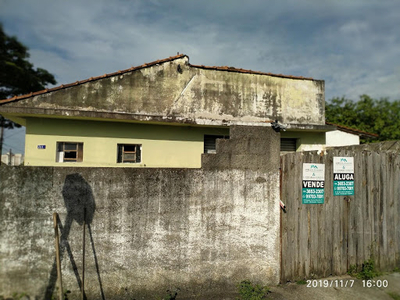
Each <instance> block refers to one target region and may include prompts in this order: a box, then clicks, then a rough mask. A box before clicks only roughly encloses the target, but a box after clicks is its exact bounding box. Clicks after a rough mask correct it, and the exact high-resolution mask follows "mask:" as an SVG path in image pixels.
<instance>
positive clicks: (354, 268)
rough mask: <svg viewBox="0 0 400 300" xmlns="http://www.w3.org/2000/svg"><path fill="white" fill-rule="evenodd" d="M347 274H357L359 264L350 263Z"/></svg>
mask: <svg viewBox="0 0 400 300" xmlns="http://www.w3.org/2000/svg"><path fill="white" fill-rule="evenodd" d="M347 274H349V275H350V276H356V274H357V265H350V267H349V270H348V271H347Z"/></svg>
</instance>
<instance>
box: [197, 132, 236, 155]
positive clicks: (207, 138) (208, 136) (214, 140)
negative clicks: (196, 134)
mask: <svg viewBox="0 0 400 300" xmlns="http://www.w3.org/2000/svg"><path fill="white" fill-rule="evenodd" d="M229 138H230V137H229V135H221V134H205V135H204V137H203V153H204V154H216V153H217V139H227V140H228V139H229ZM210 141H212V143H210ZM210 144H212V145H213V149H211V148H209V147H208V146H210Z"/></svg>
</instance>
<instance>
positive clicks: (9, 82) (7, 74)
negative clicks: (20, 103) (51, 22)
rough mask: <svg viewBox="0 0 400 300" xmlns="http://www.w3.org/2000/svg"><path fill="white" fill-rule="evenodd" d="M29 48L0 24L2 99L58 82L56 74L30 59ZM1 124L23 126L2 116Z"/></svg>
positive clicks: (0, 97) (0, 82)
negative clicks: (34, 64)
mask: <svg viewBox="0 0 400 300" xmlns="http://www.w3.org/2000/svg"><path fill="white" fill-rule="evenodd" d="M28 58H29V53H28V48H27V47H26V46H24V45H23V44H21V43H20V42H19V41H18V39H17V38H16V37H10V36H8V35H6V34H5V32H4V30H3V26H2V25H1V24H0V100H2V99H6V98H8V97H12V96H18V95H22V94H28V93H30V92H36V91H40V90H43V89H45V86H46V85H47V84H49V83H51V84H56V80H55V79H54V76H53V75H52V74H50V73H49V72H48V71H46V70H44V69H41V68H37V69H34V67H33V64H32V63H30V62H29V61H28ZM0 126H2V127H4V128H10V129H12V128H14V127H21V126H20V125H18V124H16V123H13V122H12V121H10V120H7V119H4V118H3V117H2V116H0Z"/></svg>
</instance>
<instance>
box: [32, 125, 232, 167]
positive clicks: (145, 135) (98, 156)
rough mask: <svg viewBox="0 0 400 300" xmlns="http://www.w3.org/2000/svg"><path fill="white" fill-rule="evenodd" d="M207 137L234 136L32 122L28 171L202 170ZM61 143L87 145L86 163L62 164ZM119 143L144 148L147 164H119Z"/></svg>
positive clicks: (201, 130) (207, 130)
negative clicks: (66, 168)
mask: <svg viewBox="0 0 400 300" xmlns="http://www.w3.org/2000/svg"><path fill="white" fill-rule="evenodd" d="M204 134H216V135H228V134H229V129H228V128H211V127H192V126H165V125H150V124H137V123H122V122H101V121H85V120H66V119H39V118H29V119H28V120H27V129H26V143H25V154H26V157H25V165H27V166H82V167H179V168H182V167H184V168H200V167H201V154H202V153H203V147H204ZM57 142H81V143H83V144H84V146H83V148H84V149H83V162H79V163H76V162H64V163H58V162H56V144H57ZM119 143H126V144H141V145H142V162H141V163H138V164H126V163H125V164H121V163H117V144H119ZM38 145H45V146H46V149H38Z"/></svg>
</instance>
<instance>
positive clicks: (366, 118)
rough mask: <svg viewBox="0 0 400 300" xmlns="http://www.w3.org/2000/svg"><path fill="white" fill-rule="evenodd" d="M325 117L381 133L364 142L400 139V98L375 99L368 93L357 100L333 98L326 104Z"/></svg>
mask: <svg viewBox="0 0 400 300" xmlns="http://www.w3.org/2000/svg"><path fill="white" fill-rule="evenodd" d="M325 118H326V121H327V122H331V123H334V124H338V125H343V126H348V127H351V128H355V129H359V130H362V131H365V132H369V133H376V134H378V135H379V137H378V138H377V139H375V140H362V142H374V141H386V140H399V139H400V100H396V101H389V100H388V99H387V98H381V99H373V98H371V97H369V96H368V95H362V96H360V100H359V101H357V102H354V101H352V100H350V99H346V98H344V97H342V98H333V99H331V100H329V101H327V103H326V105H325Z"/></svg>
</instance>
